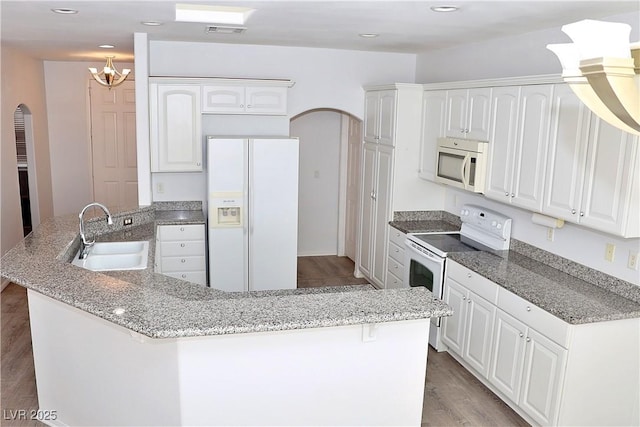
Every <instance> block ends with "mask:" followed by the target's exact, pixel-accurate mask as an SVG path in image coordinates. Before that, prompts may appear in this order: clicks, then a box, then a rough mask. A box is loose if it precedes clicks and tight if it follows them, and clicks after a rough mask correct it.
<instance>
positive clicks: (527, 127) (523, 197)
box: [511, 85, 553, 212]
mask: <svg viewBox="0 0 640 427" xmlns="http://www.w3.org/2000/svg"><path fill="white" fill-rule="evenodd" d="M552 93H553V85H540V86H535V85H533V86H523V87H522V89H521V93H520V106H519V109H518V111H519V117H520V119H519V123H518V145H517V151H516V156H515V162H514V167H513V179H512V187H511V203H512V204H514V205H516V206H519V207H522V208H525V209H529V210H531V211H537V212H539V211H540V210H542V190H543V189H544V174H545V165H546V159H547V148H548V145H549V120H550V116H551V114H550V105H551V96H552Z"/></svg>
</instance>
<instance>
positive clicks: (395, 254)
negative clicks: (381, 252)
mask: <svg viewBox="0 0 640 427" xmlns="http://www.w3.org/2000/svg"><path fill="white" fill-rule="evenodd" d="M389 256H390V257H391V258H393V259H394V260H395V261H396V262H397V263H398V264H400V265H404V248H403V247H402V246H398V245H396V244H395V243H393V242H392V241H389Z"/></svg>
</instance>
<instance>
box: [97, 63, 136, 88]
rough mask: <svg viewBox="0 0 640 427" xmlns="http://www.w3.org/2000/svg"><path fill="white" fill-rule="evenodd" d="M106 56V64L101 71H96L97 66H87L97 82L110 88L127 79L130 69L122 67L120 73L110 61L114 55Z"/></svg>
mask: <svg viewBox="0 0 640 427" xmlns="http://www.w3.org/2000/svg"><path fill="white" fill-rule="evenodd" d="M106 58H107V64H106V65H105V66H104V68H103V69H102V71H100V72H98V69H97V68H92V67H89V72H90V73H91V75H92V76H93V78H94V79H95V80H96V81H97V82H98V83H100V84H101V85H102V86H106V87H108V88H109V90H111V88H112V87H115V86H118V85H119V84H122V83H123V82H124V81H125V80H126V79H127V76H128V75H129V73H130V72H131V70H130V69H128V68H123V69H122V73H120V72H119V71H118V70H117V69H116V67H115V65H113V62H112V61H113V58H115V56H107V57H106Z"/></svg>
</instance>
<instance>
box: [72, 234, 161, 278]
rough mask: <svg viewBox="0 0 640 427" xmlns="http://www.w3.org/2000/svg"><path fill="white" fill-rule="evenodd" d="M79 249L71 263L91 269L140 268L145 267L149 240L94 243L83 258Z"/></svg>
mask: <svg viewBox="0 0 640 427" xmlns="http://www.w3.org/2000/svg"><path fill="white" fill-rule="evenodd" d="M79 255H80V251H79V250H78V253H77V254H76V256H75V257H74V258H73V261H71V263H72V264H73V265H76V266H78V267H82V268H86V269H87V270H92V271H112V270H142V269H145V268H147V261H148V258H149V242H147V241H137V242H98V243H94V244H93V246H92V247H91V250H90V251H89V255H88V256H87V257H86V258H85V259H80V257H79Z"/></svg>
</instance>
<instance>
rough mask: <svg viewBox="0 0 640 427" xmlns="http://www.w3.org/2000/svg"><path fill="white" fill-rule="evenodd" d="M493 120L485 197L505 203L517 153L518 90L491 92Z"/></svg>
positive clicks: (508, 194)
mask: <svg viewBox="0 0 640 427" xmlns="http://www.w3.org/2000/svg"><path fill="white" fill-rule="evenodd" d="M491 99H492V101H491V104H492V107H491V110H492V115H491V116H492V119H491V120H492V121H491V132H490V138H489V155H488V157H489V158H488V162H487V180H486V187H485V192H484V194H485V196H487V197H488V198H491V199H495V200H498V201H500V202H502V203H508V202H509V198H510V196H511V175H512V172H513V157H514V155H515V150H516V137H517V125H518V103H519V100H520V87H519V86H508V87H497V88H494V89H493V92H492V97H491Z"/></svg>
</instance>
